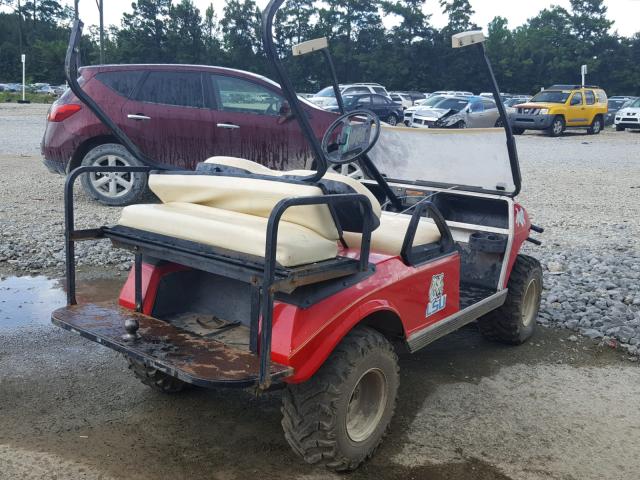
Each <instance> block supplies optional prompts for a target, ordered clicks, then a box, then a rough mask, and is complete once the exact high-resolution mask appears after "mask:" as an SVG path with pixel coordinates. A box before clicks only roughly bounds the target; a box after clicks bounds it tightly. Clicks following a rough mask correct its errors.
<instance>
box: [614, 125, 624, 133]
mask: <svg viewBox="0 0 640 480" xmlns="http://www.w3.org/2000/svg"><path fill="white" fill-rule="evenodd" d="M624 130H625V128H624V127H621V126H620V125H616V132H624Z"/></svg>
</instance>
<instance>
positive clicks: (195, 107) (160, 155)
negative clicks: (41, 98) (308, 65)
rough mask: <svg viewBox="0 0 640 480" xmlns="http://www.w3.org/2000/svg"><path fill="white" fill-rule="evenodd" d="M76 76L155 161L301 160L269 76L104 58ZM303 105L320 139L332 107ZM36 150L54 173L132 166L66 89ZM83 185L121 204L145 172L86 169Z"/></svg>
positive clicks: (289, 163) (298, 164) (278, 164)
mask: <svg viewBox="0 0 640 480" xmlns="http://www.w3.org/2000/svg"><path fill="white" fill-rule="evenodd" d="M80 73H81V78H80V79H79V82H80V84H81V85H82V88H83V89H84V90H85V91H86V92H87V93H88V94H89V95H90V96H91V97H92V98H93V99H94V100H95V101H96V102H97V103H98V104H99V105H100V106H101V107H102V109H103V110H104V111H105V112H106V113H107V114H108V115H109V116H110V117H111V118H112V119H113V120H114V121H115V122H116V123H117V124H118V126H119V127H120V128H121V129H122V130H124V132H125V133H126V134H127V135H128V136H129V137H130V138H131V139H132V140H133V141H134V143H135V144H136V145H137V146H138V147H139V148H140V149H141V150H142V152H143V153H144V154H146V155H147V156H148V157H149V158H151V159H154V160H155V161H157V162H158V163H162V164H167V165H173V166H176V167H179V168H188V169H195V166H196V164H197V163H198V162H201V161H203V160H205V159H207V158H208V157H211V156H214V155H224V156H233V157H241V158H246V159H249V160H253V161H256V162H259V163H261V164H263V165H266V166H269V167H273V168H277V169H285V168H286V169H289V168H304V167H305V166H307V167H308V166H309V165H308V159H309V158H310V157H311V154H310V151H309V149H308V147H307V142H306V141H305V140H304V137H303V134H302V131H301V130H300V127H299V126H298V122H296V121H294V119H293V117H292V116H291V114H290V111H289V108H288V105H287V103H286V102H285V100H284V98H283V95H282V93H281V90H280V87H279V86H278V84H276V83H275V82H273V81H271V80H269V79H268V78H265V77H262V76H259V75H255V74H252V73H249V72H243V71H240V70H232V69H228V68H221V67H209V66H195V65H103V66H96V67H85V68H82V69H81V70H80ZM303 108H304V109H305V111H306V113H307V115H308V117H309V119H310V122H311V125H312V127H313V129H314V131H315V133H316V135H317V136H318V138H321V137H322V134H323V132H324V131H325V130H326V128H327V127H328V126H329V125H330V124H331V123H332V122H333V121H334V120H335V119H336V114H334V113H330V112H326V111H324V110H321V109H319V108H318V107H316V106H314V105H313V104H311V103H309V102H306V101H304V102H303ZM42 155H43V157H44V163H45V165H46V166H47V167H48V168H49V170H50V171H52V172H57V173H62V174H65V173H67V172H69V170H71V169H73V168H76V167H78V166H80V165H139V162H138V161H137V160H136V159H135V158H134V157H133V156H132V155H131V154H130V153H129V152H128V151H127V150H126V149H125V148H124V147H123V146H122V145H120V144H118V142H117V141H116V139H115V138H114V137H113V135H111V133H110V131H109V130H108V129H107V128H106V127H105V126H104V125H103V124H102V123H101V122H100V121H99V120H98V119H97V118H96V117H95V116H94V115H93V113H91V112H90V111H89V109H88V108H86V107H85V106H84V105H82V104H81V103H80V101H79V100H78V99H77V98H76V97H75V96H74V95H73V93H72V92H71V91H70V90H67V91H66V92H65V93H64V94H63V95H62V97H60V99H59V100H58V101H57V102H56V103H54V104H53V106H52V107H51V110H50V111H49V114H48V116H47V128H46V131H45V134H44V138H43V139H42ZM82 183H83V186H84V188H85V190H86V191H87V193H89V194H90V195H91V196H92V197H93V198H95V199H97V200H99V201H101V202H103V203H105V204H109V205H125V204H127V203H131V202H133V201H135V200H136V199H137V198H138V196H139V195H140V194H141V193H142V192H143V191H144V189H145V187H146V176H144V175H143V174H113V173H108V174H100V173H92V174H88V175H84V178H83V179H82Z"/></svg>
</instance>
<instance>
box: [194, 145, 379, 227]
mask: <svg viewBox="0 0 640 480" xmlns="http://www.w3.org/2000/svg"><path fill="white" fill-rule="evenodd" d="M204 163H209V164H218V165H224V166H227V167H232V168H238V169H240V170H246V171H248V172H251V173H255V174H257V175H269V176H272V177H282V176H285V175H287V176H295V177H308V176H310V175H313V174H314V173H315V172H314V171H313V170H288V171H280V170H271V169H270V168H268V167H265V166H264V165H260V164H259V163H256V162H252V161H251V160H246V159H244V158H237V157H211V158H208V159H207V160H205V161H204ZM322 178H323V179H326V180H331V181H334V182H341V183H344V184H345V185H347V186H349V187H351V189H352V190H353V191H355V192H356V193H359V194H361V195H365V196H366V197H367V198H368V199H369V201H370V202H371V206H372V208H373V214H374V215H375V216H376V217H378V218H380V215H381V213H382V207H381V206H380V202H378V199H377V198H376V197H375V195H374V194H373V193H371V190H369V189H368V188H367V187H365V186H364V185H363V184H362V183H360V182H359V181H358V180H356V179H354V178H351V177H347V176H346V175H341V174H339V173H335V172H326V173H325V174H324V176H323V177H322Z"/></svg>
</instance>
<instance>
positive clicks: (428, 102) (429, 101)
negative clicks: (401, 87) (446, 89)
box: [404, 95, 447, 127]
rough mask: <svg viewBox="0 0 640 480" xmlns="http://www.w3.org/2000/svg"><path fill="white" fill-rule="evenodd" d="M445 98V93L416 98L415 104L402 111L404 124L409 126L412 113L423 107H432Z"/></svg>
mask: <svg viewBox="0 0 640 480" xmlns="http://www.w3.org/2000/svg"><path fill="white" fill-rule="evenodd" d="M445 98H447V96H446V95H436V96H434V97H429V98H426V99H424V100H418V101H417V102H416V105H414V106H413V107H409V108H407V109H406V110H405V111H404V124H405V125H406V126H407V127H409V126H411V120H412V119H413V115H415V114H416V113H418V112H420V111H421V110H423V109H428V108H433V106H434V105H437V104H438V103H440V101H442V100H444V99H445Z"/></svg>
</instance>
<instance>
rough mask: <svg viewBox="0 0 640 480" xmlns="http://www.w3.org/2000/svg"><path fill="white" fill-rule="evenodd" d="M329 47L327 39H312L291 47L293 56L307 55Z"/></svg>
mask: <svg viewBox="0 0 640 480" xmlns="http://www.w3.org/2000/svg"><path fill="white" fill-rule="evenodd" d="M328 47H329V42H328V40H327V37H321V38H314V39H313V40H307V41H306V42H302V43H298V44H297V45H294V46H293V47H292V50H293V55H294V56H296V57H297V56H298V55H306V54H307V53H311V52H316V51H318V50H323V49H325V48H328Z"/></svg>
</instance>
